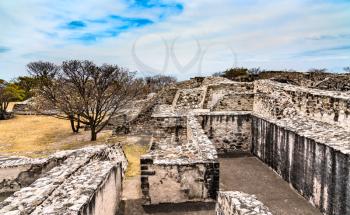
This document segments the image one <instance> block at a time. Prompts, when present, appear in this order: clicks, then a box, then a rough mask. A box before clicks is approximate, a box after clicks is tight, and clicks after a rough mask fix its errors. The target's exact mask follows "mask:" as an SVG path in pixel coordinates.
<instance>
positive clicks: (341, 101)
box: [254, 80, 350, 129]
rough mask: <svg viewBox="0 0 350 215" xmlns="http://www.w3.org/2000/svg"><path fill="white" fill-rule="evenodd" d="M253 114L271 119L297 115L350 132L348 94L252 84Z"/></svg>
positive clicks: (290, 86)
mask: <svg viewBox="0 0 350 215" xmlns="http://www.w3.org/2000/svg"><path fill="white" fill-rule="evenodd" d="M254 91H255V93H256V95H255V99H254V112H255V113H258V114H261V115H263V116H265V117H268V118H272V119H275V118H277V119H281V118H288V117H293V116H296V115H300V116H303V117H307V118H310V119H314V120H318V121H321V122H325V123H330V124H334V125H337V126H342V127H345V128H347V129H350V93H348V92H334V91H324V90H318V89H310V88H305V87H298V86H293V85H288V84H282V83H277V82H273V81H268V80H261V81H256V82H255V89H254Z"/></svg>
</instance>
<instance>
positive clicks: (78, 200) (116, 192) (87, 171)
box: [0, 145, 127, 215]
mask: <svg viewBox="0 0 350 215" xmlns="http://www.w3.org/2000/svg"><path fill="white" fill-rule="evenodd" d="M63 154H67V153H63ZM68 154H70V155H69V156H67V158H66V159H65V160H64V161H63V162H62V163H61V164H60V165H58V166H56V167H54V168H52V169H51V170H50V171H48V172H46V173H44V174H42V175H41V177H40V178H39V179H37V180H35V181H34V182H33V183H32V184H31V185H29V186H28V187H25V188H22V189H21V190H19V191H17V192H15V193H14V194H13V195H12V196H10V197H9V198H7V199H5V200H4V201H3V202H1V203H0V214H5V215H12V214H101V215H102V214H106V215H108V214H110V215H114V214H115V213H116V212H117V210H118V207H119V202H120V196H121V192H122V179H123V176H124V170H125V168H126V165H127V162H126V159H125V157H124V153H123V152H122V150H121V149H120V147H119V146H105V145H101V146H94V147H88V148H84V149H80V150H77V151H73V152H70V153H68Z"/></svg>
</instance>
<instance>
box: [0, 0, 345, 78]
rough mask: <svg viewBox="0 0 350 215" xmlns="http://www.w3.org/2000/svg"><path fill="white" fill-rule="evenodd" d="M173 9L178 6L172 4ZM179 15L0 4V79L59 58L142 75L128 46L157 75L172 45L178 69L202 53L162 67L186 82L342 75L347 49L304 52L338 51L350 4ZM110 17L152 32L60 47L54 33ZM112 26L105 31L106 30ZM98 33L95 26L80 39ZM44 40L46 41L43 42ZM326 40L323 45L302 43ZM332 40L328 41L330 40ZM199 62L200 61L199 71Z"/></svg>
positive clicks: (192, 10)
mask: <svg viewBox="0 0 350 215" xmlns="http://www.w3.org/2000/svg"><path fill="white" fill-rule="evenodd" d="M179 2H180V0H179ZM181 2H182V3H183V4H184V11H183V12H182V13H181V14H179V15H173V16H169V17H168V18H167V19H165V20H164V21H158V20H156V19H157V14H158V15H159V14H160V13H161V11H160V10H161V9H160V8H153V9H152V10H138V11H135V10H130V9H128V5H126V4H125V0H120V1H116V0H108V1H103V2H101V1H98V0H89V1H84V3H82V2H81V1H77V0H74V1H70V0H61V1H55V2H53V1H50V2H48V1H44V0H17V1H1V2H0V26H2V30H1V33H0V46H3V47H9V48H10V51H8V52H4V53H0V68H1V70H0V78H6V79H10V78H13V77H15V76H18V75H25V74H26V72H25V65H26V64H27V63H28V62H30V61H34V60H50V61H54V62H57V63H59V62H60V61H62V60H65V59H71V58H78V59H90V60H94V61H95V62H97V63H104V62H106V63H117V64H120V65H122V66H125V67H128V68H130V69H131V70H143V69H145V68H143V67H142V66H140V65H139V64H138V63H137V61H135V59H133V55H132V47H133V44H134V42H135V41H137V44H136V53H137V56H138V57H139V58H140V59H141V60H142V62H143V63H144V64H147V65H149V66H150V67H153V68H158V70H161V69H162V67H163V65H164V59H165V56H166V51H165V47H164V43H163V40H162V38H163V39H165V40H166V41H167V43H168V44H169V47H170V46H171V43H172V41H174V39H175V38H177V42H176V44H175V46H174V47H175V48H174V53H176V57H177V58H178V61H179V62H180V63H181V64H182V65H186V63H188V62H190V60H191V59H192V58H193V56H195V54H196V48H197V45H196V40H198V41H199V42H200V45H201V48H202V51H204V50H207V51H206V52H205V53H204V52H202V55H203V54H205V55H204V56H202V61H200V59H201V58H198V61H197V64H195V65H194V66H193V67H192V68H191V69H190V70H188V71H186V73H184V72H183V71H179V70H178V67H176V65H175V64H174V63H173V62H172V60H171V59H170V60H169V65H168V67H167V70H166V71H165V72H166V74H174V75H176V76H178V77H179V78H181V79H183V78H188V77H189V76H193V75H196V74H199V72H200V71H199V70H200V68H202V72H203V73H204V74H210V73H213V72H217V71H220V70H223V69H225V68H227V67H230V66H234V65H237V66H247V67H258V66H260V67H262V68H266V69H287V68H293V69H299V70H307V69H308V68H310V67H327V68H330V69H336V68H342V67H344V66H346V64H348V63H349V59H350V56H349V55H350V50H346V49H344V50H341V51H340V50H339V51H334V52H332V53H331V54H329V53H328V54H327V55H324V54H322V53H320V54H319V55H318V56H305V55H303V53H305V52H308V51H314V50H320V49H322V48H331V47H338V46H344V45H346V44H349V43H350V38H349V37H337V36H336V35H341V34H342V35H346V34H350V30H349V29H350V22H349V21H348V20H350V13H349V11H350V4H349V3H346V2H345V1H344V2H341V1H340V3H339V2H337V3H335V2H334V1H325V0H322V1H321V0H316V1H309V0H307V1H302V0H288V1H287V0H286V1H277V0H271V1H263V0H235V1H232V0H220V1H212V0H201V1H193V0H181ZM111 14H115V15H120V16H128V17H142V18H149V19H152V20H156V23H155V24H153V25H148V26H146V27H144V28H138V29H131V30H130V31H128V32H124V33H122V34H120V35H119V36H117V37H109V38H102V39H101V40H99V41H98V42H97V43H94V44H82V43H77V42H76V41H72V40H67V37H68V36H69V35H70V34H71V32H69V31H67V30H63V29H61V30H58V29H57V27H58V26H61V25H62V24H64V23H68V22H70V21H73V20H88V19H90V20H92V19H101V18H104V17H106V16H108V15H111ZM112 27H113V26H111V28H112ZM98 30H101V26H100V25H98V24H95V25H90V26H89V28H88V29H85V30H83V31H84V32H87V33H88V32H89V31H92V32H94V31H98ZM48 34H50V35H51V36H48ZM322 35H335V36H333V37H331V36H328V39H327V40H322V39H320V40H310V39H309V38H312V37H313V38H315V37H320V38H321V36H322ZM330 38H332V39H330ZM199 62H202V64H201V67H200V65H199Z"/></svg>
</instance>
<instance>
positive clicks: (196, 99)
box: [173, 87, 206, 111]
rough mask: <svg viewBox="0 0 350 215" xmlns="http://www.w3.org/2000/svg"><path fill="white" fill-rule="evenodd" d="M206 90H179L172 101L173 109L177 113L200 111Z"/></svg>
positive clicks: (201, 88) (199, 88)
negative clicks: (192, 110)
mask: <svg viewBox="0 0 350 215" xmlns="http://www.w3.org/2000/svg"><path fill="white" fill-rule="evenodd" d="M205 93H206V88H203V87H198V88H193V89H180V90H178V91H177V93H176V96H175V98H174V101H173V108H174V109H175V110H177V111H186V110H191V109H201V108H202V107H203V102H204V98H205Z"/></svg>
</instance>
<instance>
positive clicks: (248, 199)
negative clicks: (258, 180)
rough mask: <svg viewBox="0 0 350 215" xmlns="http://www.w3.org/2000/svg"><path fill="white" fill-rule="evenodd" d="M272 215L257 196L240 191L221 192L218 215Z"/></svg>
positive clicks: (217, 209) (217, 204) (217, 207)
mask: <svg viewBox="0 0 350 215" xmlns="http://www.w3.org/2000/svg"><path fill="white" fill-rule="evenodd" d="M241 214H245V215H272V213H271V212H270V211H269V209H268V208H267V207H266V206H264V204H263V203H261V202H260V201H259V200H257V198H256V196H254V195H249V194H246V193H242V192H238V191H228V192H219V195H218V202H217V203H216V215H241Z"/></svg>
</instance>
